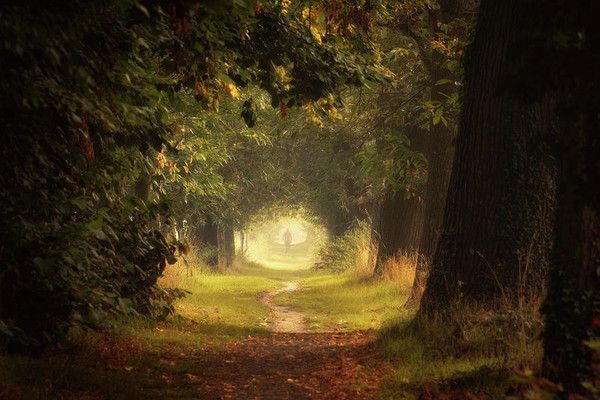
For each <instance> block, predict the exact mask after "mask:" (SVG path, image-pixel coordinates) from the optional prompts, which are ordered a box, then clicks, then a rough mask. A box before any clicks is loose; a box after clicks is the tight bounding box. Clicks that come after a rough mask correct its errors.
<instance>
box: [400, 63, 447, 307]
mask: <svg viewBox="0 0 600 400" xmlns="http://www.w3.org/2000/svg"><path fill="white" fill-rule="evenodd" d="M442 76H443V75H442V73H441V71H438V73H437V74H435V75H434V78H433V79H432V91H433V92H434V95H433V96H432V98H434V99H438V100H439V99H440V97H441V96H442V94H441V93H439V92H438V91H439V90H440V89H439V88H436V87H435V82H437V81H438V79H442ZM446 86H447V85H446ZM453 137H454V129H453V128H452V127H447V126H444V125H443V124H441V123H439V124H437V125H434V126H432V128H431V132H430V135H429V144H428V148H427V152H426V156H427V161H428V164H427V184H426V186H425V202H424V203H425V204H424V206H423V208H424V210H423V227H422V231H421V235H420V242H419V245H418V250H419V256H418V258H417V266H416V271H415V280H414V282H413V287H412V290H411V294H410V296H409V299H408V301H407V304H408V305H414V304H417V303H418V302H419V300H420V299H421V295H422V294H423V289H424V288H425V281H426V280H427V274H428V272H429V265H430V263H431V258H432V257H433V254H434V253H435V250H436V247H437V244H438V241H439V238H440V231H441V228H442V222H443V219H444V208H445V205H446V194H447V192H448V182H449V180H450V172H451V171H452V156H453V152H454V149H453V148H452V139H453Z"/></svg>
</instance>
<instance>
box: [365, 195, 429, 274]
mask: <svg viewBox="0 0 600 400" xmlns="http://www.w3.org/2000/svg"><path fill="white" fill-rule="evenodd" d="M422 222H423V205H422V203H421V202H420V201H419V199H418V198H416V197H411V198H408V199H407V198H405V197H404V193H401V192H397V193H394V192H392V191H391V190H390V191H389V192H388V193H387V195H386V196H385V199H384V201H383V203H382V205H381V211H380V215H379V224H378V228H377V229H376V235H377V237H378V238H379V241H378V249H377V259H376V262H375V270H374V273H375V275H377V276H381V275H383V273H384V266H385V262H386V261H387V260H389V259H390V258H392V257H395V256H396V255H397V254H398V253H400V252H407V253H412V252H414V251H416V250H417V248H418V243H419V236H420V233H421V225H422Z"/></svg>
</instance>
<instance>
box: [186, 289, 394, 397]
mask: <svg viewBox="0 0 600 400" xmlns="http://www.w3.org/2000/svg"><path fill="white" fill-rule="evenodd" d="M298 290H301V287H300V285H299V283H298V282H288V283H287V284H286V286H284V287H283V288H281V289H279V290H275V291H272V292H268V293H265V294H263V295H262V296H261V299H262V301H263V302H264V303H265V304H266V305H267V306H268V307H269V308H270V309H271V311H272V324H271V329H272V330H273V333H272V334H271V335H270V336H267V337H252V338H248V339H244V340H240V341H236V342H232V343H229V344H227V345H225V346H224V347H223V348H221V349H213V350H208V351H207V352H206V353H205V354H204V355H203V356H202V359H201V360H198V363H199V364H200V365H198V367H199V369H201V370H202V371H203V373H202V382H200V386H199V387H198V390H199V391H200V392H201V393H202V394H203V397H202V398H205V399H215V400H216V399H223V400H225V399H265V400H280V399H281V400H284V399H290V400H292V399H293V400H302V399H336V400H343V399H375V398H377V393H378V391H379V388H380V386H381V385H382V382H383V380H384V379H385V377H386V375H388V374H389V373H390V372H391V367H390V366H389V365H387V364H386V363H385V362H384V361H382V360H381V359H380V358H379V357H378V356H377V351H376V349H375V348H374V343H373V342H374V335H373V332H372V331H355V332H325V333H309V332H308V326H307V325H306V323H305V316H304V314H303V313H300V312H297V311H294V310H291V309H289V308H288V307H283V306H278V305H276V304H275V302H274V299H275V297H276V296H277V295H279V294H282V293H289V292H294V291H298Z"/></svg>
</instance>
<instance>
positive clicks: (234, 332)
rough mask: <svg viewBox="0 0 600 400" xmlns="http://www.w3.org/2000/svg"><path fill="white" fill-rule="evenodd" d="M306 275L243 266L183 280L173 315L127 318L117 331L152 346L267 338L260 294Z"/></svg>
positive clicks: (266, 322) (302, 272)
mask: <svg viewBox="0 0 600 400" xmlns="http://www.w3.org/2000/svg"><path fill="white" fill-rule="evenodd" d="M307 273H308V272H307V271H286V270H274V269H271V268H264V267H261V266H259V265H257V264H253V263H246V264H244V266H243V267H242V268H240V269H239V270H237V271H233V272H231V273H227V274H207V273H203V274H197V275H195V276H192V277H184V278H182V280H181V281H180V282H179V285H178V286H179V287H180V288H181V289H184V290H186V291H188V292H189V294H188V295H186V296H185V297H184V298H182V299H180V300H178V301H177V303H176V304H175V309H176V313H177V315H176V316H175V317H173V318H171V319H169V320H168V321H166V322H163V323H158V324H157V323H154V322H151V321H145V320H127V321H126V322H125V323H124V324H122V325H121V326H120V327H119V332H120V333H121V334H124V335H127V336H133V337H136V338H138V339H143V340H146V341H148V342H150V343H151V344H153V345H157V344H164V343H179V344H185V345H187V346H190V347H198V346H201V345H203V344H206V343H211V344H218V343H222V342H226V341H229V340H235V339H240V338H244V337H247V336H252V335H263V334H267V333H268V332H269V331H268V329H267V326H268V320H269V309H268V308H267V307H266V306H265V305H264V304H263V303H262V302H261V301H260V299H259V295H260V293H262V292H266V291H270V290H275V289H278V288H280V287H282V286H283V282H287V281H289V280H292V279H298V278H299V277H302V276H305V275H306V274H307Z"/></svg>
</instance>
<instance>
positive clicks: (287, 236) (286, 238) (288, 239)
mask: <svg viewBox="0 0 600 400" xmlns="http://www.w3.org/2000/svg"><path fill="white" fill-rule="evenodd" d="M283 243H284V244H285V252H286V253H287V252H288V251H289V250H290V246H291V245H292V232H290V230H289V229H286V230H285V232H284V233H283Z"/></svg>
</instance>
